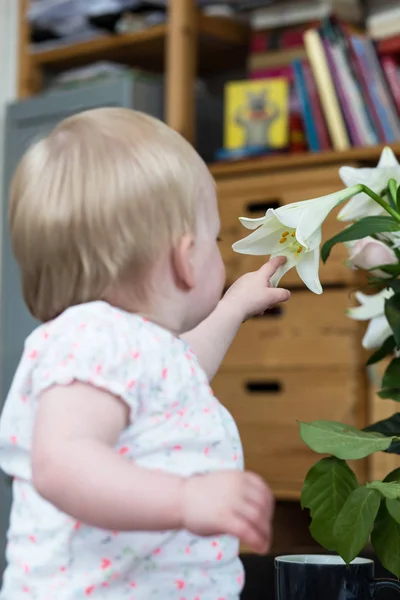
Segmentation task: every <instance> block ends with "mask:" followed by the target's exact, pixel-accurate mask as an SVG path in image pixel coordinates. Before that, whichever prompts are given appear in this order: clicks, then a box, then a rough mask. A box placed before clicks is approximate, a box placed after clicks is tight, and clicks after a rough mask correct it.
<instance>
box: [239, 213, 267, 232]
mask: <svg viewBox="0 0 400 600" xmlns="http://www.w3.org/2000/svg"><path fill="white" fill-rule="evenodd" d="M239 221H240V222H241V224H242V225H243V227H246V229H257V227H260V225H264V224H265V223H266V221H267V217H266V215H264V216H263V217H259V218H257V219H250V218H249V217H239Z"/></svg>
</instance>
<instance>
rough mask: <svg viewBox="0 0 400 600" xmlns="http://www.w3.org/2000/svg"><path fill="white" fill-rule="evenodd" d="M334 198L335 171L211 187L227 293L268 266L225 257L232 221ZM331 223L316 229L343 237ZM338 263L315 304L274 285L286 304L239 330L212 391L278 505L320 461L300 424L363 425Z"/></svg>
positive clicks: (355, 330) (354, 331) (355, 342)
mask: <svg viewBox="0 0 400 600" xmlns="http://www.w3.org/2000/svg"><path fill="white" fill-rule="evenodd" d="M342 188H343V184H342V183H341V182H340V179H339V177H338V165H331V166H325V167H324V168H312V167H308V168H304V169H301V170H284V171H279V172H276V173H275V172H273V171H272V170H271V171H268V172H265V173H264V172H260V171H257V172H255V171H250V172H249V173H248V174H246V173H243V172H241V173H238V175H237V176H235V174H234V173H232V174H231V175H230V177H229V178H224V177H221V178H218V177H217V189H218V197H219V208H220V215H221V238H222V241H221V252H222V254H223V258H224V262H225V265H226V268H227V278H228V284H229V283H231V282H232V281H234V280H235V279H237V278H238V277H239V276H240V275H241V274H243V273H245V272H247V271H250V270H254V269H256V268H258V267H259V266H261V264H263V262H265V260H266V257H253V256H245V255H239V254H235V253H234V252H233V251H232V249H231V245H232V243H233V242H234V241H236V240H238V239H240V238H241V237H244V236H245V235H247V234H248V231H247V230H246V229H244V228H243V227H242V225H241V224H240V222H239V221H238V217H239V216H250V217H258V216H261V215H263V214H265V211H266V210H267V209H268V208H270V207H278V206H281V205H284V204H287V203H291V202H295V201H299V200H306V199H310V198H315V197H319V196H323V195H326V194H330V193H332V192H334V191H337V190H339V189H342ZM336 215H337V211H336V213H333V214H331V215H330V216H329V217H328V219H327V221H326V223H325V225H324V232H323V233H324V238H325V239H327V238H328V237H330V236H331V235H333V234H335V233H337V232H338V231H340V230H341V229H342V228H343V225H342V224H340V223H339V222H338V221H337V219H336ZM346 258H347V251H346V249H345V248H344V247H343V246H338V247H336V248H335V249H334V251H333V252H332V255H331V257H330V260H329V261H328V263H327V264H326V265H322V266H321V269H320V278H321V282H322V284H323V285H325V286H326V287H325V291H324V293H323V294H322V295H321V296H316V295H314V294H313V293H312V292H310V291H309V290H307V289H306V288H305V287H304V285H303V284H302V282H301V281H300V279H299V277H298V275H297V273H296V271H295V270H292V271H290V272H289V273H288V274H287V275H286V276H285V278H284V279H283V280H282V284H283V285H285V286H287V287H289V288H292V290H293V293H292V298H291V300H290V301H289V302H288V303H287V304H284V305H282V306H280V307H278V308H277V309H275V310H272V311H270V312H269V313H268V314H267V315H265V316H263V317H258V318H255V319H251V320H250V321H248V322H247V323H245V324H244V325H243V326H242V328H241V330H240V331H239V333H238V335H237V337H236V339H235V341H234V342H233V344H232V346H231V348H230V350H229V351H228V353H227V355H226V358H225V360H224V363H223V365H222V368H221V370H220V371H219V373H218V375H217V376H216V377H215V379H214V381H213V383H212V386H213V389H214V391H215V394H216V396H217V397H218V398H219V399H220V400H221V401H222V402H223V403H224V404H225V405H226V407H227V408H228V410H230V412H231V413H232V415H233V416H234V418H235V420H236V422H237V425H238V428H239V431H240V434H241V437H242V441H243V446H244V452H245V462H246V467H247V468H248V469H251V470H253V471H255V472H257V473H259V474H261V475H262V476H263V477H264V478H265V479H266V480H267V481H268V482H269V484H270V485H271V487H272V489H273V491H274V492H275V495H276V497H277V498H278V499H297V498H299V497H300V493H301V488H302V484H303V481H304V477H305V475H306V473H307V471H308V469H309V468H310V466H311V465H312V464H313V463H314V462H315V461H316V460H317V459H318V456H317V455H315V454H314V453H313V452H311V451H310V450H309V449H308V448H307V447H306V446H305V445H304V444H303V442H302V441H301V439H300V435H299V427H298V423H297V421H298V420H304V421H313V420H316V419H327V420H337V421H344V422H347V423H349V424H352V425H356V426H359V427H363V426H364V425H366V413H367V411H366V402H367V399H366V395H365V390H364V389H363V388H362V386H360V381H361V379H362V375H363V372H364V367H363V359H364V356H363V354H362V351H361V346H360V331H359V324H357V323H355V322H354V321H352V320H351V319H349V318H348V317H346V315H345V309H346V308H347V307H348V306H350V305H351V304H352V303H353V302H352V289H353V288H352V286H353V285H354V282H353V274H352V272H351V271H350V270H349V269H348V268H347V267H346V266H345V265H344V262H345V260H346ZM367 466H368V465H367V463H366V461H357V463H354V465H353V468H354V469H355V471H356V473H357V475H358V477H359V479H360V481H363V480H365V478H366V476H367Z"/></svg>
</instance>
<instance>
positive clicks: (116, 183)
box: [9, 108, 206, 321]
mask: <svg viewBox="0 0 400 600" xmlns="http://www.w3.org/2000/svg"><path fill="white" fill-rule="evenodd" d="M202 171H203V172H205V171H206V167H205V165H204V163H203V161H202V160H201V158H200V157H199V156H198V154H197V153H196V151H195V150H194V149H193V148H192V146H191V145H190V144H189V143H188V142H186V141H185V140H184V139H183V138H182V137H181V136H180V135H179V134H178V133H176V132H175V131H173V130H172V129H170V128H169V127H167V126H166V125H165V124H164V123H162V122H161V121H158V120H156V119H154V118H152V117H149V116H148V115H144V114H142V113H139V112H135V111H132V110H128V109H121V108H101V109H95V110H90V111H86V112H83V113H80V114H78V115H75V116H72V117H69V118H68V119H65V120H64V121H62V122H61V123H60V124H59V125H58V126H57V127H56V128H55V129H54V130H53V131H52V132H51V133H50V134H49V135H48V136H47V137H45V138H44V139H42V140H40V141H38V142H36V143H35V144H34V145H32V147H31V148H30V149H28V151H27V152H26V154H25V155H24V157H23V158H22V160H21V162H20V163H19V165H18V167H17V170H16V172H15V175H14V178H13V181H12V185H11V197H10V210H9V217H10V229H11V239H12V247H13V251H14V254H15V257H16V259H17V261H18V263H19V266H20V269H21V277H22V289H23V295H24V299H25V302H26V304H27V306H28V308H29V310H30V312H31V313H32V315H33V316H34V317H36V318H37V319H39V320H41V321H48V320H50V319H52V318H54V317H55V316H57V315H58V314H60V313H61V312H63V311H64V310H65V309H66V308H68V307H69V306H72V305H75V304H80V303H83V302H89V301H91V300H99V299H102V298H103V297H104V295H105V294H106V293H107V291H108V290H109V289H110V287H111V286H113V285H115V284H117V283H118V282H121V281H122V280H123V279H124V277H126V276H128V275H129V276H130V277H132V276H133V277H134V283H135V286H136V284H137V286H139V285H140V283H141V281H142V279H143V277H144V275H145V273H146V272H147V270H148V269H149V268H150V267H151V266H152V264H154V262H155V260H156V259H157V257H159V256H160V253H161V252H165V251H167V248H168V247H170V246H171V245H173V243H174V241H175V240H176V239H177V238H178V237H179V236H180V235H182V234H183V233H185V232H187V231H194V229H195V220H196V210H195V203H196V196H197V195H198V187H199V181H200V179H201V175H202ZM168 245H169V246H168Z"/></svg>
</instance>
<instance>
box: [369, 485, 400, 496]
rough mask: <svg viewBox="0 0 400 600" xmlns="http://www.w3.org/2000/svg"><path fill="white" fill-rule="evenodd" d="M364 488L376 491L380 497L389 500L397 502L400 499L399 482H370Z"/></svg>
mask: <svg viewBox="0 0 400 600" xmlns="http://www.w3.org/2000/svg"><path fill="white" fill-rule="evenodd" d="M365 487H366V488H368V489H371V490H377V491H378V492H380V493H381V494H382V496H384V497H385V498H389V499H390V500H398V499H399V498H400V481H387V482H385V481H371V483H367V484H366V486H365Z"/></svg>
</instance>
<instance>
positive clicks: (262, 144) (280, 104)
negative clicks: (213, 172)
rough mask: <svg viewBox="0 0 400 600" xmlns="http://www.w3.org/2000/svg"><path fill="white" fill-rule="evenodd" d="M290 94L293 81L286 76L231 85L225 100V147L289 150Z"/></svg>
mask: <svg viewBox="0 0 400 600" xmlns="http://www.w3.org/2000/svg"><path fill="white" fill-rule="evenodd" d="M289 93H290V85H289V80H288V79H287V78H285V77H273V78H268V79H257V80H245V81H230V82H228V83H227V84H226V85H225V99H224V148H225V149H226V150H238V149H240V148H245V149H249V150H250V149H261V148H265V149H266V150H271V151H277V150H284V149H286V148H287V147H288V145H289Z"/></svg>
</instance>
